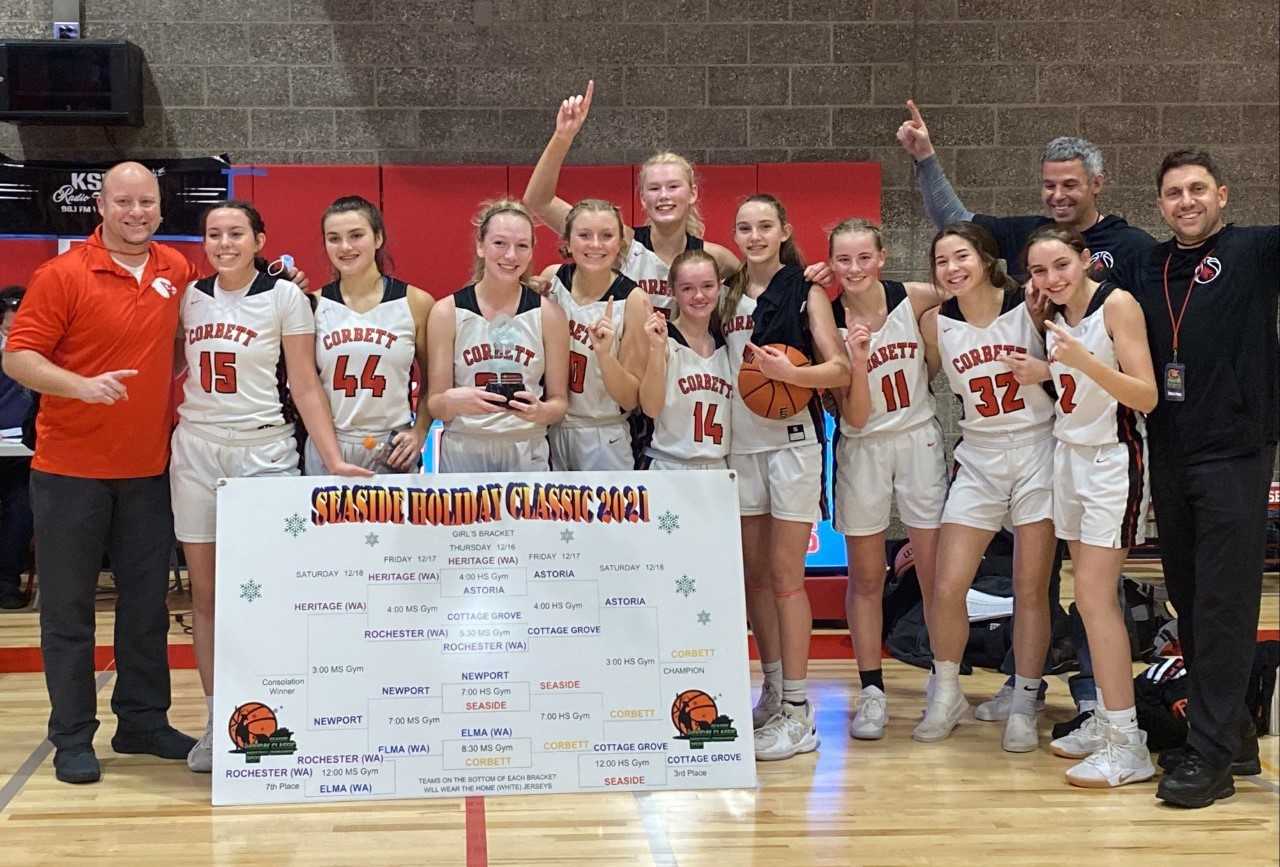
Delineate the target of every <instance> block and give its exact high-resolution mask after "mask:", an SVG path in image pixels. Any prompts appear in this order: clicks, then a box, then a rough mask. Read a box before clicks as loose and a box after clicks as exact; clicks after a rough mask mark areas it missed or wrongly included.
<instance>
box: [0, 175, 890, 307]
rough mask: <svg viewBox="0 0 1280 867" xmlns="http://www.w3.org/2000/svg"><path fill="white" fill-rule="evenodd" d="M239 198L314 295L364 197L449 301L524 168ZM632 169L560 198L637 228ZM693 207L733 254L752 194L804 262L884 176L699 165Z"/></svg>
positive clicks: (544, 239)
mask: <svg viewBox="0 0 1280 867" xmlns="http://www.w3.org/2000/svg"><path fill="white" fill-rule="evenodd" d="M238 169H239V170H240V171H241V173H239V174H237V176H236V178H235V189H234V192H235V195H236V197H238V198H241V199H248V200H250V201H252V202H253V203H254V204H255V205H256V206H257V207H258V209H259V210H260V211H261V212H262V216H263V219H264V220H265V221H266V224H267V249H266V251H265V252H266V255H267V256H268V257H270V258H275V257H277V256H279V255H280V254H281V253H289V254H291V255H293V257H294V258H295V260H296V261H297V263H298V264H299V265H300V266H301V267H302V268H303V270H305V271H306V272H307V275H308V277H309V278H310V280H311V284H312V286H313V287H319V286H321V285H323V284H324V283H326V282H328V280H329V278H330V269H329V263H328V259H327V258H326V256H325V252H324V244H323V241H322V239H321V235H320V215H321V214H322V213H323V212H324V209H325V208H326V207H327V206H328V205H329V204H330V203H331V202H333V200H334V199H336V198H338V197H339V196H345V195H360V196H364V197H365V198H367V199H369V200H370V201H372V202H374V203H376V204H378V205H379V206H380V207H381V208H382V211H383V214H384V216H385V218H386V222H387V233H388V236H389V243H388V248H387V249H388V252H389V253H390V254H391V256H392V258H393V260H394V264H395V269H394V270H395V274H396V275H397V276H399V277H401V278H402V279H404V280H407V281H409V282H410V283H413V284H415V285H417V286H421V287H422V288H423V289H425V290H427V291H428V292H430V293H431V294H433V295H435V296H437V297H439V296H443V295H447V294H448V293H450V292H452V291H453V290H455V289H457V288H458V287H460V286H462V285H464V284H465V283H466V282H467V280H468V279H469V277H470V269H471V262H472V257H473V255H474V251H475V245H474V243H473V234H472V232H473V230H472V227H471V218H472V217H473V216H474V215H475V213H476V211H477V209H478V207H479V205H480V203H481V202H482V201H484V200H485V199H491V198H495V197H498V196H502V195H510V196H513V197H516V198H519V197H520V196H521V195H522V194H523V193H524V188H525V184H526V183H527V182H528V179H529V175H530V173H531V172H532V171H533V169H532V167H531V166H461V165H454V166H330V165H325V166H295V165H290V166H276V165H266V166H253V167H247V166H241V167H238ZM638 171H639V169H638V167H637V166H616V165H615V166H565V168H564V170H563V171H562V172H561V177H560V185H559V192H560V195H561V197H562V198H565V199H567V200H569V201H576V200H577V199H578V198H582V197H585V196H592V197H596V198H605V199H609V200H611V201H614V202H617V203H618V205H619V207H620V208H621V209H622V212H623V216H624V218H625V219H626V220H627V222H628V223H629V224H631V225H636V224H637V223H640V222H643V219H644V212H643V210H642V209H641V207H640V203H639V198H638V196H637V194H636V189H637V186H636V184H637V177H638ZM697 175H698V178H697V179H698V192H699V201H698V207H699V209H700V210H701V212H702V216H703V219H704V221H705V222H706V232H705V237H706V238H707V239H708V240H710V241H715V242H716V243H719V244H723V245H724V246H726V247H728V248H729V249H730V250H731V251H733V252H735V253H736V252H737V247H736V246H735V245H734V243H733V218H734V215H735V213H736V212H737V208H738V204H739V203H740V202H741V201H742V199H743V198H745V197H746V196H749V195H751V194H752V193H756V192H767V193H772V194H774V195H776V196H777V197H778V198H779V199H781V200H782V202H783V203H784V204H785V205H786V207H787V209H788V212H789V214H788V215H789V217H790V219H791V222H792V225H793V226H794V228H795V232H796V239H797V241H798V242H799V243H800V245H801V249H802V250H803V251H804V254H805V256H806V258H807V261H816V260H817V259H821V258H823V257H824V255H825V252H826V236H825V231H826V229H828V228H830V227H831V226H832V225H833V224H834V223H836V222H837V221H839V220H840V219H842V218H844V217H848V216H859V217H866V218H868V219H871V220H877V221H878V220H879V217H880V166H879V165H878V164H875V163H761V164H758V165H725V166H717V165H707V166H699V167H697ZM175 246H179V247H180V248H182V249H183V252H184V254H185V255H187V257H188V258H190V259H191V260H192V261H193V262H195V263H196V264H197V266H198V267H199V268H200V270H201V271H208V270H209V269H208V265H207V263H206V262H205V260H204V256H203V253H202V252H201V250H200V247H199V245H198V244H178V245H175ZM557 247H558V243H557V239H556V238H555V237H554V236H553V235H552V233H551V232H550V231H549V230H547V229H546V228H540V229H539V232H538V238H537V245H536V249H535V254H534V262H535V265H536V266H537V267H538V268H539V269H540V268H542V267H545V266H546V265H547V264H549V263H552V262H555V261H558V258H559V257H558V255H557ZM56 252H57V242H56V241H53V240H32V239H16V238H9V239H0V284H8V283H25V282H26V281H27V279H28V278H29V277H30V275H31V271H32V270H34V268H35V267H36V266H37V265H38V264H40V262H42V261H44V260H45V259H48V258H50V257H52V256H53V255H55V253H56Z"/></svg>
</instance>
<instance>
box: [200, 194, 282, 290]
mask: <svg viewBox="0 0 1280 867" xmlns="http://www.w3.org/2000/svg"><path fill="white" fill-rule="evenodd" d="M224 209H226V210H229V211H239V212H240V213H242V214H244V216H245V219H247V220H248V221H249V231H251V232H253V234H254V237H255V238H256V237H257V236H258V235H265V234H266V233H267V224H266V223H265V222H263V220H262V214H260V213H259V212H258V209H257V208H255V207H254V206H253V203H252V202H246V201H244V200H243V199H223V200H222V201H220V202H214V203H213V204H211V205H210V206H209V207H207V208H205V209H204V212H203V213H201V214H200V235H201V236H202V237H203V235H204V234H205V232H206V231H208V228H209V215H210V214H212V213H213V212H214V211H221V210H224ZM270 265H271V263H270V262H268V261H267V259H266V257H265V256H263V255H262V254H261V253H258V254H256V255H255V256H254V257H253V267H255V268H257V269H258V270H259V271H261V272H262V273H264V274H266V273H267V268H269V267H270Z"/></svg>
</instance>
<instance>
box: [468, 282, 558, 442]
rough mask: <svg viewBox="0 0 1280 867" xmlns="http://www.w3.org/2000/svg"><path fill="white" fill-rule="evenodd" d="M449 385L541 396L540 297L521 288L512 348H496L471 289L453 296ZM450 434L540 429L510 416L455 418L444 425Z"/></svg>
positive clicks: (518, 432)
mask: <svg viewBox="0 0 1280 867" xmlns="http://www.w3.org/2000/svg"><path fill="white" fill-rule="evenodd" d="M453 304H454V314H453V315H454V320H453V321H454V336H453V384H454V385H455V386H476V387H478V388H484V387H485V386H487V385H489V384H490V383H500V384H503V385H519V386H521V389H522V390H524V391H527V392H530V393H531V394H535V395H537V396H538V397H541V396H542V375H543V370H544V368H545V357H544V355H543V350H542V298H541V297H540V296H539V295H538V293H536V292H534V291H533V290H532V289H530V288H529V287H527V286H522V287H521V289H520V301H519V302H518V304H517V306H516V315H515V316H513V317H511V319H510V324H509V326H508V327H509V329H510V331H511V332H512V341H511V345H509V346H507V345H504V344H498V345H495V343H494V342H493V334H492V331H493V323H492V322H490V321H489V320H487V319H485V318H484V316H483V315H481V313H480V302H479V301H478V300H477V298H476V287H475V285H474V284H472V285H470V286H464V287H463V288H461V289H459V290H458V291H457V292H455V293H453ZM444 427H445V430H446V431H449V432H450V433H479V434H487V435H490V436H521V437H523V436H534V435H537V434H538V433H541V432H543V431H545V430H546V428H545V427H543V426H540V425H535V424H533V423H532V422H528V421H525V420H524V419H522V418H521V417H520V416H518V415H516V414H515V413H513V412H504V411H498V412H491V413H487V414H485V415H459V416H456V417H454V418H453V419H451V420H450V421H447V422H445V426H444Z"/></svg>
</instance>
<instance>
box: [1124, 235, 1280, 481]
mask: <svg viewBox="0 0 1280 867" xmlns="http://www.w3.org/2000/svg"><path fill="white" fill-rule="evenodd" d="M1166 264H1167V266H1168V287H1169V294H1168V300H1167V301H1166V299H1165V288H1164V287H1165V277H1164V274H1165V267H1166ZM1112 279H1113V280H1114V281H1115V282H1116V283H1118V284H1119V285H1120V286H1122V287H1123V288H1125V289H1128V290H1129V291H1130V292H1131V293H1132V294H1133V295H1134V297H1135V298H1137V299H1138V303H1139V304H1141V305H1142V312H1143V315H1144V317H1145V318H1146V323H1147V338H1148V340H1149V342H1150V344H1151V360H1152V362H1153V363H1154V367H1155V374H1156V386H1157V389H1158V391H1159V392H1160V400H1159V403H1158V404H1157V405H1156V408H1155V410H1153V411H1152V412H1151V413H1150V414H1149V415H1148V416H1147V431H1148V433H1149V436H1150V443H1151V455H1152V459H1153V460H1158V461H1182V462H1185V463H1200V462H1203V461H1210V460H1217V459H1221V458H1229V457H1237V456H1240V455H1245V454H1249V453H1252V452H1255V451H1257V450H1258V449H1260V448H1262V447H1264V446H1266V445H1269V444H1274V443H1275V442H1276V440H1277V434H1278V433H1280V342H1278V341H1277V337H1276V297H1277V294H1278V293H1280V226H1235V225H1227V226H1226V227H1225V228H1223V229H1222V230H1221V231H1219V232H1218V233H1217V234H1216V235H1214V236H1212V237H1210V238H1209V239H1207V240H1206V241H1205V242H1204V243H1202V244H1200V245H1198V246H1196V247H1192V248H1188V249H1183V248H1181V247H1179V246H1178V245H1177V244H1176V242H1175V241H1173V240H1172V239H1171V240H1168V241H1165V242H1164V243H1162V244H1157V245H1155V246H1154V247H1152V248H1151V249H1150V250H1148V251H1147V253H1146V254H1145V255H1144V256H1142V257H1138V258H1135V259H1131V260H1129V261H1126V262H1123V263H1121V264H1120V265H1119V266H1118V267H1117V268H1116V269H1115V270H1114V271H1113V272H1112ZM1193 281H1194V282H1193ZM1188 289H1190V291H1191V298H1190V300H1189V301H1187V292H1188ZM1184 301H1186V302H1187V303H1186V313H1185V314H1183V318H1182V322H1181V328H1180V329H1179V333H1178V337H1179V340H1178V362H1179V363H1181V364H1184V365H1186V377H1185V383H1186V384H1185V390H1186V399H1185V400H1184V401H1181V402H1178V401H1170V400H1168V399H1166V397H1165V393H1164V378H1165V365H1166V364H1169V363H1171V362H1172V361H1173V360H1174V358H1173V323H1172V318H1173V317H1177V316H1178V315H1179V312H1180V311H1181V310H1182V306H1183V302H1184ZM1170 308H1172V311H1173V317H1171V316H1170Z"/></svg>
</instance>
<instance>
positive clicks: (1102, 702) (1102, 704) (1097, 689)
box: [1093, 686, 1107, 710]
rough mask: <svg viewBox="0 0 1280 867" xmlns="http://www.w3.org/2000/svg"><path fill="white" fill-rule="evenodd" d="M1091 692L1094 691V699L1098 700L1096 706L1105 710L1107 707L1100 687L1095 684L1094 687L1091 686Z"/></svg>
mask: <svg viewBox="0 0 1280 867" xmlns="http://www.w3.org/2000/svg"><path fill="white" fill-rule="evenodd" d="M1093 692H1094V697H1095V699H1096V701H1097V702H1098V708H1099V709H1101V710H1106V709H1107V703H1106V701H1105V700H1104V699H1103V698H1102V687H1100V686H1095V687H1094V688H1093Z"/></svg>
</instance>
